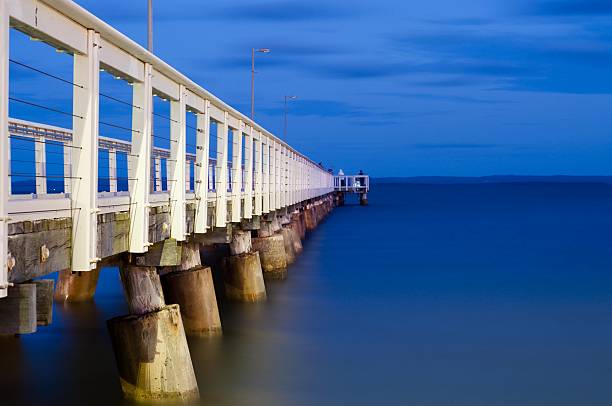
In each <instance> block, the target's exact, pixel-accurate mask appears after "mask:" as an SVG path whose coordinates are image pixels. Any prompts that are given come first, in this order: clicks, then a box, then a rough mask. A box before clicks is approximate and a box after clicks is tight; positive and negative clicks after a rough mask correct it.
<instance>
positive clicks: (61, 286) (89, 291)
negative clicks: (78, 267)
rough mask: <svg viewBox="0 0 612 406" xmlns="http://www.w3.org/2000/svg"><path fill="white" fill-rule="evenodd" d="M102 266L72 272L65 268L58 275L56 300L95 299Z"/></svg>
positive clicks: (85, 300) (73, 301) (84, 300)
mask: <svg viewBox="0 0 612 406" xmlns="http://www.w3.org/2000/svg"><path fill="white" fill-rule="evenodd" d="M99 276H100V267H97V268H95V269H94V270H92V271H89V272H72V271H71V270H69V269H67V270H63V271H60V272H59V275H58V277H57V288H56V289H55V295H54V298H55V301H56V302H58V303H63V302H72V303H78V302H90V301H92V300H93V298H94V295H95V293H96V287H97V286H98V278H99Z"/></svg>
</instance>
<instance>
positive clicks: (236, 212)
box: [231, 121, 244, 223]
mask: <svg viewBox="0 0 612 406" xmlns="http://www.w3.org/2000/svg"><path fill="white" fill-rule="evenodd" d="M243 132H244V123H243V122H242V121H240V122H239V123H238V128H237V129H236V130H234V135H233V137H232V141H233V143H234V145H233V147H232V172H233V174H232V219H231V221H232V223H240V218H241V217H242V204H241V201H242V133H243Z"/></svg>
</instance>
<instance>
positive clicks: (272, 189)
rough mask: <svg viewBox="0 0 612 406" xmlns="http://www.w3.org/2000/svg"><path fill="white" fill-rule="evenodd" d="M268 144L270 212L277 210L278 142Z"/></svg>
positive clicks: (272, 141) (271, 141) (271, 140)
mask: <svg viewBox="0 0 612 406" xmlns="http://www.w3.org/2000/svg"><path fill="white" fill-rule="evenodd" d="M269 141H270V143H269V144H268V146H269V148H268V167H269V172H268V211H274V210H275V209H276V141H274V140H273V139H270V140H269Z"/></svg>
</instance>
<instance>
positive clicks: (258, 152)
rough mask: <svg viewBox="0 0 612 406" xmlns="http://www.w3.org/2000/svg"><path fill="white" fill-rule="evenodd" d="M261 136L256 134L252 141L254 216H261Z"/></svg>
mask: <svg viewBox="0 0 612 406" xmlns="http://www.w3.org/2000/svg"><path fill="white" fill-rule="evenodd" d="M261 139H262V137H261V134H260V133H257V138H254V139H253V148H254V149H255V155H254V158H253V159H254V160H255V207H254V209H255V215H256V216H261V214H262V212H263V158H262V150H263V148H262V144H261Z"/></svg>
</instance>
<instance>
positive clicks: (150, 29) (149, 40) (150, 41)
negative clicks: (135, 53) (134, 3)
mask: <svg viewBox="0 0 612 406" xmlns="http://www.w3.org/2000/svg"><path fill="white" fill-rule="evenodd" d="M147 49H148V50H149V52H153V0H149V15H148V33H147Z"/></svg>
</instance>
